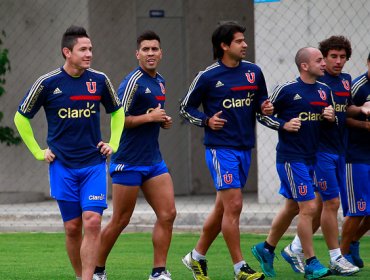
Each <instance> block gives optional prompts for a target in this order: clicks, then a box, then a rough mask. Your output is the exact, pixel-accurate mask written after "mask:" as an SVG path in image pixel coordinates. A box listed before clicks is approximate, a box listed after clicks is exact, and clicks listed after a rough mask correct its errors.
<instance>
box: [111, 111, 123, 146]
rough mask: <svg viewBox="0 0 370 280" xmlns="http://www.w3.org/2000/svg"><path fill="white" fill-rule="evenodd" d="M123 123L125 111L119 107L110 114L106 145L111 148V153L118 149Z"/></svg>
mask: <svg viewBox="0 0 370 280" xmlns="http://www.w3.org/2000/svg"><path fill="white" fill-rule="evenodd" d="M124 125H125V112H124V111H123V108H122V107H121V108H119V109H118V110H117V111H115V112H113V113H112V114H111V119H110V139H109V143H108V145H109V146H110V147H111V148H112V150H113V153H115V152H116V151H117V149H118V146H119V141H120V139H121V135H122V131H123V128H124Z"/></svg>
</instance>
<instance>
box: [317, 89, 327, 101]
mask: <svg viewBox="0 0 370 280" xmlns="http://www.w3.org/2000/svg"><path fill="white" fill-rule="evenodd" d="M318 92H319V95H320V97H321V99H322V100H326V92H325V91H323V90H322V89H319V90H318Z"/></svg>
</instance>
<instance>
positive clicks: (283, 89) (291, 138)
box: [259, 78, 335, 164]
mask: <svg viewBox="0 0 370 280" xmlns="http://www.w3.org/2000/svg"><path fill="white" fill-rule="evenodd" d="M330 95H331V92H330V88H329V87H328V86H327V85H325V84H323V83H320V82H316V83H314V84H306V83H304V82H303V81H302V80H301V78H297V79H296V80H294V81H290V82H287V83H285V84H283V85H281V86H277V87H276V88H275V90H274V92H273V94H272V96H271V102H272V103H273V105H274V113H275V114H276V117H275V116H259V121H260V122H261V123H262V124H264V125H266V126H268V127H270V128H272V129H275V130H278V133H279V142H278V144H277V147H276V151H277V154H276V156H277V160H276V161H277V162H279V163H284V162H303V163H306V164H313V163H315V160H316V152H317V149H318V145H319V137H320V127H321V125H324V123H325V125H328V126H331V125H335V124H333V123H329V122H328V121H326V120H323V118H322V115H321V114H322V111H323V109H324V108H325V107H327V106H329V105H332V101H331V97H330ZM293 118H299V119H300V120H301V127H300V129H299V130H298V132H288V131H286V130H284V129H283V126H284V124H285V123H286V122H288V121H290V120H291V119H293Z"/></svg>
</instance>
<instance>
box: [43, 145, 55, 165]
mask: <svg viewBox="0 0 370 280" xmlns="http://www.w3.org/2000/svg"><path fill="white" fill-rule="evenodd" d="M54 159H55V155H54V153H53V152H52V151H51V150H50V149H49V148H47V149H45V150H44V160H45V161H46V162H48V163H50V162H53V161H54Z"/></svg>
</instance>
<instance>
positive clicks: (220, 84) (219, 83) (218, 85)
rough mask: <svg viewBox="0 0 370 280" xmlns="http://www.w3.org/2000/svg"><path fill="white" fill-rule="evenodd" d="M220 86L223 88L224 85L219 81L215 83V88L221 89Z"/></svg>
mask: <svg viewBox="0 0 370 280" xmlns="http://www.w3.org/2000/svg"><path fill="white" fill-rule="evenodd" d="M222 86H224V84H223V83H222V82H221V81H218V82H217V83H216V88H218V87H222Z"/></svg>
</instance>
